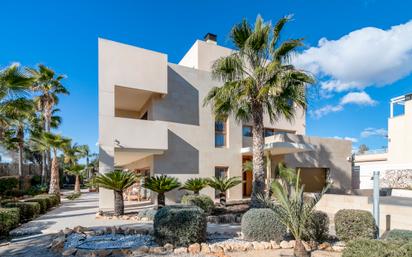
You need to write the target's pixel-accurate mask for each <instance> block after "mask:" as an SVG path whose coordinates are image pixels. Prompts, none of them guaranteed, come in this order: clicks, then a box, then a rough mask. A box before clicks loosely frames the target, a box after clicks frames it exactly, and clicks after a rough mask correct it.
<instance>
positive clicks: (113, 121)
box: [99, 34, 352, 209]
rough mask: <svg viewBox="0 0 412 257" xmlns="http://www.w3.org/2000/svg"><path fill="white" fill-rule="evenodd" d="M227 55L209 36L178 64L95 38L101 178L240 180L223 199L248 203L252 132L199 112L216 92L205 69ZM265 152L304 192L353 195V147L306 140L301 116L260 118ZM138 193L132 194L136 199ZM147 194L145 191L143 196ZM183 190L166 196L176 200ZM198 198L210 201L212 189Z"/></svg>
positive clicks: (108, 198)
mask: <svg viewBox="0 0 412 257" xmlns="http://www.w3.org/2000/svg"><path fill="white" fill-rule="evenodd" d="M231 52H232V50H231V49H228V48H225V47H222V46H219V45H217V43H216V36H214V35H212V34H208V35H207V36H206V37H205V40H204V41H202V40H197V41H196V42H195V43H194V44H193V46H192V47H191V48H190V49H189V51H188V52H187V53H186V55H185V56H184V57H183V58H182V60H181V61H180V62H179V63H178V64H173V63H169V62H168V58H167V55H166V54H163V53H159V52H153V51H150V50H146V49H142V48H138V47H134V46H130V45H125V44H121V43H117V42H113V41H109V40H105V39H99V145H100V166H99V169H100V170H99V171H100V173H105V172H108V171H111V170H113V169H114V168H115V167H116V168H120V169H127V170H129V171H133V172H136V173H142V174H145V175H155V174H167V175H170V176H175V177H177V178H179V180H180V181H181V182H184V181H185V180H187V179H188V178H193V177H211V176H230V177H231V176H239V177H241V178H242V179H243V180H244V183H243V184H242V185H239V186H236V187H234V188H233V189H231V190H230V191H229V193H228V198H229V199H242V198H247V197H249V196H250V194H251V189H252V173H251V171H246V172H243V171H242V164H243V162H245V161H247V160H250V159H251V156H252V152H251V145H252V144H251V128H250V126H249V124H238V123H236V122H235V120H234V119H233V118H229V119H228V120H227V121H226V122H224V123H219V122H215V119H214V117H213V115H212V113H211V109H210V108H209V107H204V106H203V99H204V98H205V96H206V95H207V93H208V91H209V90H210V89H211V88H212V87H214V86H219V85H220V83H219V82H218V81H215V80H212V78H211V73H210V70H211V64H212V63H213V61H214V60H216V59H217V58H219V57H221V56H225V55H228V54H230V53H231ZM264 123H265V127H266V129H265V136H266V145H265V152H266V155H267V157H268V158H269V160H270V163H271V169H269V172H267V178H268V180H269V179H271V178H273V177H274V176H275V171H276V167H277V164H278V163H279V162H285V163H286V164H287V165H288V166H290V167H293V168H300V169H301V171H302V179H303V182H304V183H305V185H306V190H307V191H318V190H320V188H322V187H323V185H324V184H325V182H326V180H327V179H329V178H330V179H332V180H333V181H334V184H333V189H332V190H335V191H337V192H348V191H349V190H350V189H351V163H350V162H349V161H348V158H349V157H350V154H351V148H352V145H351V142H350V141H346V140H338V139H329V138H328V139H326V138H318V137H308V136H305V125H306V124H305V111H304V110H299V111H298V115H297V117H296V119H295V120H294V122H292V123H289V122H287V121H285V120H279V121H278V122H276V123H273V124H272V123H270V121H269V118H268V117H265V121H264ZM140 193H142V192H141V190H137V194H140ZM146 193H147V192H144V194H146ZM182 193H184V192H182V191H177V190H176V191H175V192H171V193H168V194H167V196H166V197H167V200H168V201H179V197H180V195H181V194H182ZM201 193H203V194H207V195H209V196H211V197H214V195H215V192H214V190H213V189H211V188H207V189H204V190H202V192H201ZM112 202H113V196H112V193H111V192H109V191H107V190H102V191H101V192H100V208H102V209H105V208H112V206H113V205H112Z"/></svg>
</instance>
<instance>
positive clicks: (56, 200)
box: [34, 194, 60, 207]
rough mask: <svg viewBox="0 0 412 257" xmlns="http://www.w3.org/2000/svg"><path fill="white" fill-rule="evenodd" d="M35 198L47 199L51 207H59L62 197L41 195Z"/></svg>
mask: <svg viewBox="0 0 412 257" xmlns="http://www.w3.org/2000/svg"><path fill="white" fill-rule="evenodd" d="M34 198H46V199H48V200H47V201H48V202H49V203H50V206H51V207H54V206H57V205H59V204H60V196H57V195H53V194H41V195H36V196H35V197H34Z"/></svg>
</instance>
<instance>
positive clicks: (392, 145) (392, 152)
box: [388, 100, 412, 163]
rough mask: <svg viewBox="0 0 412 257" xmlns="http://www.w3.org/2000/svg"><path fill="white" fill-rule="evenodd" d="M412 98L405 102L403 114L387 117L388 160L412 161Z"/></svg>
mask: <svg viewBox="0 0 412 257" xmlns="http://www.w3.org/2000/svg"><path fill="white" fill-rule="evenodd" d="M411 146H412V100H409V101H406V102H405V114H404V115H400V116H395V117H393V118H389V119H388V161H389V162H391V163H411V162H412V147H411Z"/></svg>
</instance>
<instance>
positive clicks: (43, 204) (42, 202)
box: [24, 198, 49, 214]
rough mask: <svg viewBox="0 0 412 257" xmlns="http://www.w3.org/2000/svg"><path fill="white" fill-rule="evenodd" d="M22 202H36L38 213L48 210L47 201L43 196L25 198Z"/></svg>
mask: <svg viewBox="0 0 412 257" xmlns="http://www.w3.org/2000/svg"><path fill="white" fill-rule="evenodd" d="M24 202H29V203H38V204H39V205H40V213H41V214H43V213H46V212H47V210H48V204H49V203H48V201H47V199H45V198H30V199H27V200H24Z"/></svg>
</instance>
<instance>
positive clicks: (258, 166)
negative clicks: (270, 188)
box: [250, 104, 265, 208]
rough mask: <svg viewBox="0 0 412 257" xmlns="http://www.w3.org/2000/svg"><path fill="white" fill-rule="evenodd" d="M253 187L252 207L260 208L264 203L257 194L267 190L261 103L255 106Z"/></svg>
mask: <svg viewBox="0 0 412 257" xmlns="http://www.w3.org/2000/svg"><path fill="white" fill-rule="evenodd" d="M252 134H253V161H252V163H253V188H252V197H251V203H250V204H251V207H254V208H259V207H261V206H262V203H260V202H259V200H258V199H257V195H259V194H263V193H264V191H265V170H264V166H265V164H264V151H263V149H264V145H265V138H264V125H263V108H262V106H261V105H259V104H255V105H254V106H253V127H252Z"/></svg>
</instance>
